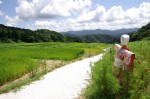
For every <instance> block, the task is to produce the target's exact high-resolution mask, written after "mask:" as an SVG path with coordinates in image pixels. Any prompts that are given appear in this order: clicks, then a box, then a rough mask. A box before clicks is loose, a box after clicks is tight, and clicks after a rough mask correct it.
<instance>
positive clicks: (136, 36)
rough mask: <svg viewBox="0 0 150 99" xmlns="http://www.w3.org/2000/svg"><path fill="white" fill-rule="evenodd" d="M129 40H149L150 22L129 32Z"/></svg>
mask: <svg viewBox="0 0 150 99" xmlns="http://www.w3.org/2000/svg"><path fill="white" fill-rule="evenodd" d="M130 37H131V41H138V40H144V39H146V40H150V23H149V24H147V25H145V26H143V27H142V28H140V29H139V30H138V31H137V32H133V33H131V34H130Z"/></svg>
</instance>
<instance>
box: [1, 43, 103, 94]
mask: <svg viewBox="0 0 150 99" xmlns="http://www.w3.org/2000/svg"><path fill="white" fill-rule="evenodd" d="M103 47H104V44H96V43H91V44H87V43H57V42H56V43H53V42H52V43H18V44H17V43H14V44H0V52H1V53H0V86H2V85H4V84H7V83H8V82H11V81H13V80H15V79H18V78H20V77H21V76H23V75H25V74H27V73H29V74H30V75H31V77H35V78H37V76H38V77H39V76H40V75H39V73H37V69H38V68H40V66H42V65H41V63H40V62H41V61H40V60H45V61H46V60H62V61H67V62H68V61H72V60H74V59H77V58H79V57H82V56H83V55H84V56H91V55H96V54H98V53H100V52H102V51H101V49H103ZM44 65H45V64H44ZM44 65H43V67H44ZM53 69H54V68H53ZM44 72H45V71H44ZM35 75H36V76H35ZM35 78H33V79H35ZM31 81H32V80H31ZM26 82H28V81H25V82H21V83H26ZM21 83H20V85H21ZM15 86H18V85H13V86H10V87H9V88H5V89H4V88H3V89H2V90H1V92H5V91H7V90H9V89H13V87H14V88H15Z"/></svg>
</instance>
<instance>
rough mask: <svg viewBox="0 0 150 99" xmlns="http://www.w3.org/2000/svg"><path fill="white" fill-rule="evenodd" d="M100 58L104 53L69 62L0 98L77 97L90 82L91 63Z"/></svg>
mask: <svg viewBox="0 0 150 99" xmlns="http://www.w3.org/2000/svg"><path fill="white" fill-rule="evenodd" d="M100 59H102V54H100V55H97V56H94V57H91V58H87V59H84V60H81V61H77V62H74V63H71V64H68V65H66V66H63V67H61V68H58V69H56V70H54V71H52V72H50V73H48V74H46V75H45V76H44V77H43V78H41V79H40V80H38V81H35V82H33V83H32V84H30V85H26V86H23V87H22V88H21V90H20V91H17V92H10V93H7V94H1V95H0V99H76V98H77V97H78V96H79V94H80V93H81V91H82V89H83V88H85V87H86V86H87V84H88V82H87V80H86V79H89V73H90V70H91V68H90V63H91V62H96V61H98V60H100Z"/></svg>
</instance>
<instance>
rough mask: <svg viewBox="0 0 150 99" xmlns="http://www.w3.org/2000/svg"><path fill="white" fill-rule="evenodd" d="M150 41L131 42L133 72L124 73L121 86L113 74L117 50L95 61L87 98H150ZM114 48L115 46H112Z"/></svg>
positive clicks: (86, 92) (86, 93) (86, 94)
mask: <svg viewBox="0 0 150 99" xmlns="http://www.w3.org/2000/svg"><path fill="white" fill-rule="evenodd" d="M149 45H150V41H138V42H131V43H129V45H128V46H129V48H130V50H131V51H132V52H134V53H135V55H136V57H137V58H138V60H139V61H140V62H141V64H138V62H137V60H135V62H134V70H133V73H132V74H131V75H130V76H129V75H126V74H125V73H124V75H125V76H124V84H123V85H122V86H120V85H119V84H118V81H117V80H116V78H115V77H114V76H113V70H112V68H113V64H114V57H115V51H113V53H112V54H110V53H107V54H105V55H104V57H103V60H102V61H99V62H97V63H95V66H94V67H93V68H92V74H91V78H92V80H91V82H90V85H89V86H88V87H87V89H86V90H85V94H84V96H85V97H86V99H149V98H150V73H148V72H147V70H148V69H150V47H149ZM112 48H113V46H112Z"/></svg>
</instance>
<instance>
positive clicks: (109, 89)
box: [85, 54, 119, 99]
mask: <svg viewBox="0 0 150 99" xmlns="http://www.w3.org/2000/svg"><path fill="white" fill-rule="evenodd" d="M109 59H110V58H109V55H108V54H106V55H105V56H104V57H103V61H99V62H97V63H95V66H94V67H93V68H92V72H91V73H92V74H91V78H92V80H91V83H90V85H89V86H88V87H87V89H86V91H85V97H86V98H87V99H114V98H115V93H116V92H117V91H118V90H119V84H118V81H117V80H116V79H115V77H114V76H113V71H112V64H113V62H112V61H111V60H109Z"/></svg>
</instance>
